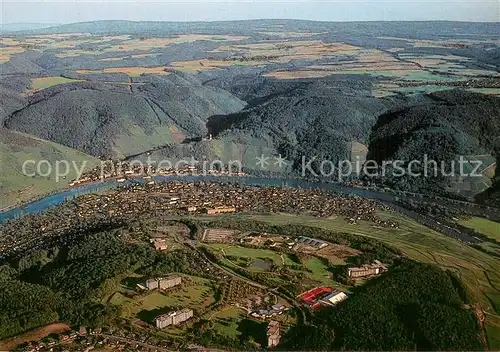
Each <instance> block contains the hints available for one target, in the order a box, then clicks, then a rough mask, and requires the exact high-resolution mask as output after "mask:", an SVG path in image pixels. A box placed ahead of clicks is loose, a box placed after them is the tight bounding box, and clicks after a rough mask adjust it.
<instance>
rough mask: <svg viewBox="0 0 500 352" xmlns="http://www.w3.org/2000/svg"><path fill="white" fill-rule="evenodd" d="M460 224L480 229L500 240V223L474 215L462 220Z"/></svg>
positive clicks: (481, 231)
mask: <svg viewBox="0 0 500 352" xmlns="http://www.w3.org/2000/svg"><path fill="white" fill-rule="evenodd" d="M460 224H461V225H462V226H465V227H469V228H471V229H475V230H478V231H479V232H480V233H482V234H483V235H485V236H488V237H489V238H492V239H494V240H496V241H499V242H500V223H498V222H495V221H491V220H488V219H484V218H478V217H472V218H470V219H467V220H461V221H460Z"/></svg>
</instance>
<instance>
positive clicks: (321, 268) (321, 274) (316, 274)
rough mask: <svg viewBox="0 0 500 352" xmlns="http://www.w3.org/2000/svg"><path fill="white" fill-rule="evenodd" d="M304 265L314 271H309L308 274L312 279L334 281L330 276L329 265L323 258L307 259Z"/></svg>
mask: <svg viewBox="0 0 500 352" xmlns="http://www.w3.org/2000/svg"><path fill="white" fill-rule="evenodd" d="M304 266H305V267H306V268H307V269H309V270H311V271H312V272H310V273H309V272H308V273H307V274H306V275H307V276H309V277H310V278H311V279H313V280H316V281H321V282H326V283H328V282H330V283H331V282H332V280H331V279H330V278H329V276H328V275H327V274H328V267H327V266H326V264H325V260H321V259H320V258H316V257H312V258H309V259H307V260H306V261H305V263H304Z"/></svg>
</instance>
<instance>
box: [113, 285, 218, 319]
mask: <svg viewBox="0 0 500 352" xmlns="http://www.w3.org/2000/svg"><path fill="white" fill-rule="evenodd" d="M183 279H184V280H185V281H184V282H183V283H182V287H181V288H180V289H176V288H173V289H170V290H167V291H164V292H162V291H159V290H154V291H151V292H145V293H142V294H139V295H137V296H136V297H133V298H128V297H125V296H124V295H123V293H122V292H119V291H118V292H116V293H115V294H114V295H112V297H111V299H110V303H113V304H115V305H119V306H121V308H122V316H123V317H125V318H132V319H135V318H137V319H140V320H143V321H146V322H151V320H152V319H154V317H155V316H157V315H160V314H164V313H167V312H169V311H171V310H175V309H179V308H191V309H193V310H196V309H200V308H203V307H207V306H209V305H210V304H212V303H213V302H215V298H214V290H213V288H212V287H211V286H210V281H209V280H207V279H203V278H200V277H194V276H183Z"/></svg>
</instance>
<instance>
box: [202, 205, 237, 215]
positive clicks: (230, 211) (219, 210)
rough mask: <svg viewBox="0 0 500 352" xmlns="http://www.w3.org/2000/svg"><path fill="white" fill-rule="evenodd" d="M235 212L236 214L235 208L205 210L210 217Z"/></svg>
mask: <svg viewBox="0 0 500 352" xmlns="http://www.w3.org/2000/svg"><path fill="white" fill-rule="evenodd" d="M235 212H236V208H235V207H217V208H212V209H207V214H210V215H213V214H225V213H235Z"/></svg>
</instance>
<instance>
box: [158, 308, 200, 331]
mask: <svg viewBox="0 0 500 352" xmlns="http://www.w3.org/2000/svg"><path fill="white" fill-rule="evenodd" d="M192 316H193V310H192V309H189V308H184V309H182V310H179V311H176V312H169V313H167V314H162V315H160V316H157V317H156V318H155V325H156V327H157V328H159V329H163V328H166V327H167V326H169V325H178V324H180V323H182V322H184V321H186V320H188V319H189V318H191V317H192Z"/></svg>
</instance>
